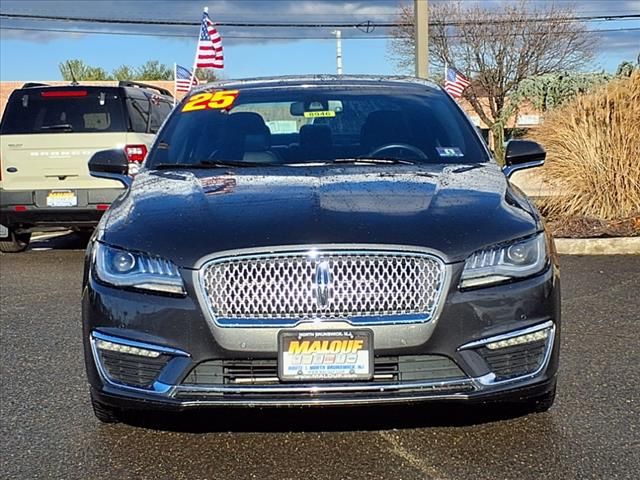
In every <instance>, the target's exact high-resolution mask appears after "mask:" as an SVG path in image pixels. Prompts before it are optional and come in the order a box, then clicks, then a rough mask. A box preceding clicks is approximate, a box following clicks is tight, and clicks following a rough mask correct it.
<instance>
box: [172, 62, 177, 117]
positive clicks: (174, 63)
mask: <svg viewBox="0 0 640 480" xmlns="http://www.w3.org/2000/svg"><path fill="white" fill-rule="evenodd" d="M177 97H178V64H177V63H176V62H173V106H174V107H175V106H176V98H177Z"/></svg>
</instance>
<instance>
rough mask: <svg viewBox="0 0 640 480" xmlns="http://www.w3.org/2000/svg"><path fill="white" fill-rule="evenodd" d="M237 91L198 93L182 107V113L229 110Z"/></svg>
mask: <svg viewBox="0 0 640 480" xmlns="http://www.w3.org/2000/svg"><path fill="white" fill-rule="evenodd" d="M239 93H240V91H239V90H221V91H219V92H204V93H198V94H197V95H194V96H193V97H191V98H190V99H189V101H188V102H187V103H185V104H184V107H182V111H183V112H195V111H198V110H208V109H213V110H222V109H224V108H229V107H230V106H231V105H233V102H235V101H236V98H237V97H238V94H239Z"/></svg>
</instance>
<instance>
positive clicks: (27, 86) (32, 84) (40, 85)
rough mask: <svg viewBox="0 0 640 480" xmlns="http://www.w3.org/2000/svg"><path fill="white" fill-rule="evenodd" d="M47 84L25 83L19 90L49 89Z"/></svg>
mask: <svg viewBox="0 0 640 480" xmlns="http://www.w3.org/2000/svg"><path fill="white" fill-rule="evenodd" d="M50 86H51V85H49V84H48V83H37V82H27V83H25V84H24V85H22V87H20V88H33V87H50Z"/></svg>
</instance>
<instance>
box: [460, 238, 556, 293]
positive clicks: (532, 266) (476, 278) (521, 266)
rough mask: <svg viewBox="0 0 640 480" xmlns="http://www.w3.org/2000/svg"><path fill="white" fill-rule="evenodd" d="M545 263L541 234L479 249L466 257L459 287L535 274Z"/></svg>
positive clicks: (545, 256)
mask: <svg viewBox="0 0 640 480" xmlns="http://www.w3.org/2000/svg"><path fill="white" fill-rule="evenodd" d="M546 264H547V248H546V241H545V237H544V233H541V234H539V235H536V236H535V237H532V238H528V239H526V240H519V241H517V242H513V243H510V244H506V245H499V246H496V247H492V248H487V249H484V250H479V251H477V252H475V253H474V254H473V255H471V256H470V257H469V258H467V261H466V262H465V264H464V270H463V271H462V278H461V280H460V288H469V287H479V286H483V285H490V284H493V283H500V282H504V281H506V280H511V279H513V278H523V277H528V276H531V275H535V274H536V273H538V272H540V271H541V270H542V269H543V268H544V267H545V265H546Z"/></svg>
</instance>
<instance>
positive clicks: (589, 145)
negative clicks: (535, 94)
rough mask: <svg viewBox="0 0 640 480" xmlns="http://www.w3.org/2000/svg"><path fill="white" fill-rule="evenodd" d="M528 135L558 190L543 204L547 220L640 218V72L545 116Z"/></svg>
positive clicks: (544, 170)
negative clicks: (544, 156)
mask: <svg viewBox="0 0 640 480" xmlns="http://www.w3.org/2000/svg"><path fill="white" fill-rule="evenodd" d="M531 136H532V138H533V139H534V140H536V141H538V142H540V143H541V144H542V145H543V146H544V147H545V149H546V150H547V162H546V165H545V167H544V169H543V172H542V174H543V176H544V179H545V180H546V181H548V182H549V183H550V184H553V185H555V186H556V187H557V188H558V189H559V190H560V191H561V192H563V195H559V196H557V197H551V198H549V199H547V200H546V201H545V202H544V205H542V208H543V210H544V211H545V212H546V213H547V215H548V216H549V217H556V218H558V217H564V218H576V217H583V218H584V217H587V218H595V219H601V220H616V219H622V218H638V217H640V71H638V70H636V71H635V72H634V73H633V74H632V75H631V76H630V77H627V78H621V79H616V80H613V81H611V82H609V83H608V84H606V85H605V86H603V87H602V88H600V89H598V90H596V91H594V92H592V93H589V94H586V95H583V96H580V97H578V98H576V99H575V100H574V101H572V102H570V103H567V104H565V105H563V106H561V107H559V108H557V109H555V110H553V111H551V112H549V113H548V114H547V115H546V116H545V121H544V123H543V124H542V125H541V126H540V128H539V129H537V131H536V132H534V133H533V134H532V135H531Z"/></svg>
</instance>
